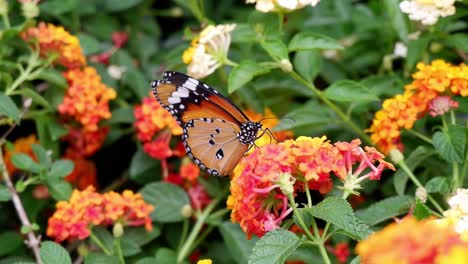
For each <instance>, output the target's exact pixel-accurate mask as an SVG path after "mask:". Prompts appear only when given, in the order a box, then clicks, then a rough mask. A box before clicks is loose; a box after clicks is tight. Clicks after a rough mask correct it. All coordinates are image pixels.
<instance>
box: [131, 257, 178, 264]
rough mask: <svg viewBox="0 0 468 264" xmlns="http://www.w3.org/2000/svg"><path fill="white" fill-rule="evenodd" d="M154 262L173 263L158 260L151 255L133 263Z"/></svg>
mask: <svg viewBox="0 0 468 264" xmlns="http://www.w3.org/2000/svg"><path fill="white" fill-rule="evenodd" d="M173 261H177V260H176V259H175V258H174V259H173ZM154 263H175V262H158V261H157V260H156V258H153V257H146V258H141V259H139V260H137V261H136V262H135V264H154Z"/></svg>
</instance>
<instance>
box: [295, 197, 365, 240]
mask: <svg viewBox="0 0 468 264" xmlns="http://www.w3.org/2000/svg"><path fill="white" fill-rule="evenodd" d="M304 210H306V211H308V213H310V214H311V215H312V216H314V217H316V218H320V219H322V220H324V221H326V222H329V223H331V224H334V225H335V226H336V227H338V228H341V229H343V230H344V231H345V232H347V234H348V235H350V236H351V237H352V238H354V239H358V240H362V239H364V238H366V237H367V236H368V235H370V234H371V233H372V231H371V230H370V229H369V227H368V226H367V225H366V224H364V223H362V222H361V220H360V219H358V218H357V217H356V216H355V215H354V213H353V209H352V208H351V205H349V203H348V202H347V201H346V200H344V199H341V198H337V197H328V198H326V199H325V200H323V201H322V202H320V203H319V204H317V205H315V206H312V207H311V208H306V209H304Z"/></svg>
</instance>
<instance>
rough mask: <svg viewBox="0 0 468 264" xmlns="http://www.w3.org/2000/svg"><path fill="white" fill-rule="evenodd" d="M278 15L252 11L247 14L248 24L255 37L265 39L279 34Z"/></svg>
mask: <svg viewBox="0 0 468 264" xmlns="http://www.w3.org/2000/svg"><path fill="white" fill-rule="evenodd" d="M279 23H280V22H279V20H278V16H277V15H276V14H273V13H261V12H252V13H251V15H250V16H249V25H250V27H251V28H252V30H253V31H254V32H255V36H256V38H258V37H263V38H265V39H267V38H272V37H276V36H279V35H280V34H281V33H280V30H279V28H280V24H279Z"/></svg>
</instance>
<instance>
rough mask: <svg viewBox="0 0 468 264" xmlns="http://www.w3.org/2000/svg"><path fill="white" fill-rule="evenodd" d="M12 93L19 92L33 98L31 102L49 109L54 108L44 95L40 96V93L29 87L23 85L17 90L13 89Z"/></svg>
mask: <svg viewBox="0 0 468 264" xmlns="http://www.w3.org/2000/svg"><path fill="white" fill-rule="evenodd" d="M14 94H21V95H23V96H25V97H29V98H31V99H32V100H33V103H36V104H38V105H40V106H42V107H44V108H45V109H47V110H49V111H53V110H54V109H53V107H52V106H51V105H50V103H49V102H48V101H47V100H46V99H45V98H44V97H42V95H40V94H39V93H38V92H36V91H34V90H33V89H31V88H28V87H23V88H21V89H19V90H16V91H14Z"/></svg>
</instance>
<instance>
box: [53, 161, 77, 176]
mask: <svg viewBox="0 0 468 264" xmlns="http://www.w3.org/2000/svg"><path fill="white" fill-rule="evenodd" d="M74 167H75V165H74V164H73V162H72V161H71V160H65V159H63V160H57V161H55V162H54V163H52V167H51V168H50V171H49V174H48V176H49V177H48V178H49V179H60V178H64V177H66V176H68V175H69V174H70V173H72V172H73V169H74Z"/></svg>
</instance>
